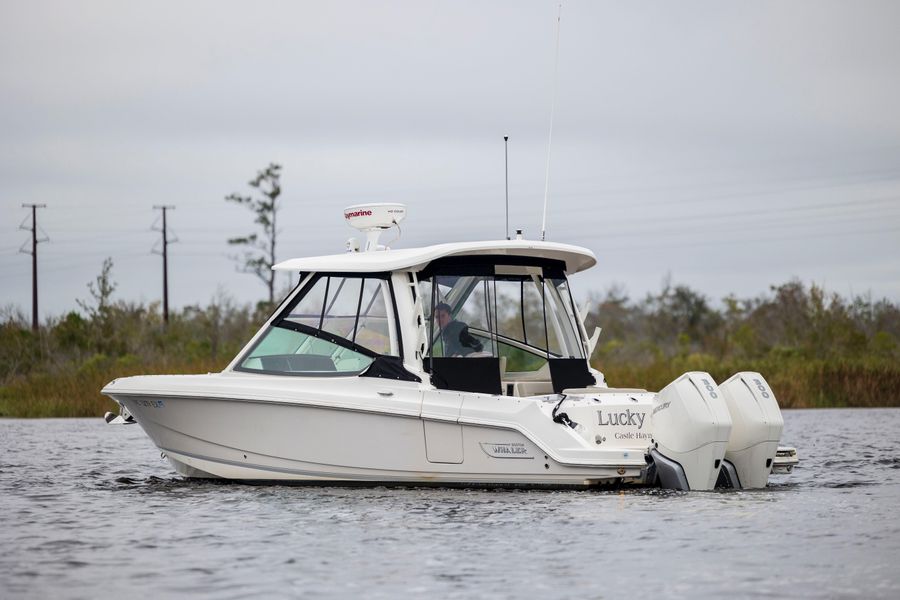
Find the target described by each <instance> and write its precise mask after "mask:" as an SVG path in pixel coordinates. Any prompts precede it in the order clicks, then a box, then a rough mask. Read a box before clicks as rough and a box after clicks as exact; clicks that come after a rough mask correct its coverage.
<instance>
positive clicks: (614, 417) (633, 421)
mask: <svg viewBox="0 0 900 600" xmlns="http://www.w3.org/2000/svg"><path fill="white" fill-rule="evenodd" d="M646 416H647V413H644V412H631V409H630V408H629V409H627V410H624V411H622V412H614V413H607V414H606V420H605V421H604V418H603V417H604V415H603V411H602V410H598V411H597V424H598V425H619V426H623V427H624V426H626V425H628V426H632V427H635V426H636V427H637V428H638V429H640V428H641V427H643V426H644V417H646Z"/></svg>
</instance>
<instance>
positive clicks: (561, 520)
mask: <svg viewBox="0 0 900 600" xmlns="http://www.w3.org/2000/svg"><path fill="white" fill-rule="evenodd" d="M784 414H785V433H784V437H783V442H784V443H788V444H793V445H796V446H797V447H798V449H799V452H800V457H801V464H800V466H799V467H798V468H797V469H796V470H795V471H794V473H793V474H792V475H786V476H774V477H773V485H771V486H770V487H769V488H768V489H766V490H762V491H752V492H707V493H701V492H694V493H690V492H688V493H683V492H667V491H661V490H647V491H604V492H580V491H574V492H573V491H509V490H477V489H471V490H467V489H462V490H461V489H436V488H416V489H408V488H400V489H397V488H383V487H375V488H344V487H296V486H269V485H266V486H251V485H240V484H230V483H212V482H190V481H186V480H182V479H180V478H179V477H177V476H176V475H175V474H174V472H173V471H172V470H171V468H170V467H169V465H168V463H167V462H166V461H164V460H162V459H161V458H160V455H159V451H158V450H156V448H155V447H154V446H153V444H152V443H151V442H150V441H149V440H148V439H147V438H146V437H145V436H144V435H143V432H142V430H141V429H140V428H139V427H138V426H124V427H123V426H118V427H117V426H108V425H106V424H105V423H104V422H103V421H102V420H101V419H91V420H83V419H78V420H34V421H25V420H0V498H2V512H0V597H2V598H46V597H64V598H96V597H126V596H127V597H130V598H158V597H160V596H166V597H171V596H188V595H190V596H191V597H210V598H246V597H259V596H261V597H296V596H301V595H302V596H304V597H311V598H315V597H323V598H337V597H348V596H359V595H364V596H366V597H373V598H390V597H397V596H399V595H411V596H417V597H422V596H430V597H434V598H472V597H491V598H532V597H541V598H622V597H626V596H632V595H633V596H635V597H653V596H658V597H661V598H688V597H690V598H721V597H723V596H726V595H728V596H732V597H738V598H740V597H794V598H841V597H859V596H865V597H867V598H898V597H900V519H898V516H897V511H898V507H900V410H897V409H885V410H808V411H785V413H784Z"/></svg>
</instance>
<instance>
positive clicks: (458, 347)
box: [434, 302, 483, 356]
mask: <svg viewBox="0 0 900 600" xmlns="http://www.w3.org/2000/svg"><path fill="white" fill-rule="evenodd" d="M434 314H435V318H436V319H437V322H438V326H439V327H440V328H441V340H443V342H444V356H467V355H469V354H472V353H473V352H481V351H482V349H483V345H482V344H481V342H480V341H478V339H476V338H475V337H474V336H473V335H472V334H471V333H469V326H468V325H466V324H465V323H463V322H462V321H457V320H455V319H454V318H453V317H452V316H451V315H450V305H449V304H446V303H444V302H441V303H440V304H438V305H437V306H436V307H435V309H434Z"/></svg>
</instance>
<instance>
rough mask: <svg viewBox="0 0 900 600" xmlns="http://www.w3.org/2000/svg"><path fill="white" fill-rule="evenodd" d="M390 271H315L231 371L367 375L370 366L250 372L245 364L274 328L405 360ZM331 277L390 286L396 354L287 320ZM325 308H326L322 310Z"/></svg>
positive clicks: (391, 328) (390, 325)
mask: <svg viewBox="0 0 900 600" xmlns="http://www.w3.org/2000/svg"><path fill="white" fill-rule="evenodd" d="M391 275H392V274H391V273H390V272H373V273H366V272H362V273H347V272H330V271H329V272H325V271H320V272H315V273H311V274H310V276H309V277H307V278H306V280H305V281H303V282H302V284H301V285H300V286H299V287H300V289H299V291H297V293H295V294H294V295H293V296H292V297H290V299H289V300H286V301H285V302H284V303H283V304H282V306H280V307H279V309H278V310H277V311H276V314H275V316H274V317H272V319H271V320H270V321H269V322H268V323H267V324H266V325H265V326H264V327H262V328H261V329H260V331H259V334H258V335H257V336H256V338H255V339H254V340H253V343H251V344H250V345H249V346H248V347H247V348H246V349H245V350H244V351H243V352H241V353H240V354H239V355H238V357H237V358H236V359H235V361H234V364H233V366H232V368H231V370H232V371H238V372H241V373H254V374H260V375H284V376H289V377H315V378H319V377H358V376H359V375H360V374H362V373H363V372H365V371H366V370H367V369H368V368H369V366H371V364H372V363H370V365H369V366H366V367H365V368H363V369H361V370H359V371H336V372H327V371H314V372H313V371H309V372H300V371H276V370H271V369H251V368H247V367H244V366H242V365H243V364H244V362H245V361H247V360H248V359H249V358H251V357H252V355H253V353H254V351H255V350H256V349H257V347H258V346H259V345H260V344H261V343H262V342H263V341H264V340H265V339H266V337H267V335H268V334H269V332H270V331H272V329H274V328H281V329H287V330H289V331H295V332H297V333H302V334H305V335H308V336H310V337H314V338H317V339H321V340H324V341H326V342H329V343H332V344H334V345H335V346H339V347H341V348H345V349H347V350H350V351H352V352H356V353H358V354H361V355H363V356H365V357H367V358H371V359H373V362H374V359H376V358H378V357H380V356H393V357H399V358H400V360H401V361H402V360H403V358H404V356H403V337H402V334H401V327H400V317H399V313H398V311H397V298H396V295H395V292H394V285H393V282H392V280H391ZM325 277H330V278H337V277H340V278H344V279H345V280H346V279H360V280H362V279H376V280H380V281H381V282H383V283H384V284H385V285H386V286H387V292H388V293H387V298H386V301H387V302H389V303H390V306H388V307H385V311H386V315H387V320H388V333H389V336H390V338H391V345H392V346H393V347H392V348H391V350H392V352H393V351H394V350H396V354H393V353H389V354H382V353H378V352H375V351H374V350H371V349H369V348H367V347H365V346H362V345H360V344H357V343H355V342H353V341H351V340H348V339H347V338H344V337H341V336H339V335H336V334H333V333H330V332H328V331H325V330H323V329H319V328H315V327H310V326H309V325H305V324H303V323H297V322H296V321H292V320H290V319H289V318H288V317H289V316H290V314H291V311H292V310H293V309H294V307H295V306H296V305H297V304H299V303H300V302H301V301H302V300H303V299H304V298H305V297H306V295H307V294H308V293H309V292H310V291H312V289H313V288H314V287H315V285H316V283H318V282H319V281H320V280H321V279H322V278H325ZM326 283H328V282H326ZM324 309H325V307H323V310H324ZM358 310H359V309H357V315H356V318H357V319H358V318H359V312H358Z"/></svg>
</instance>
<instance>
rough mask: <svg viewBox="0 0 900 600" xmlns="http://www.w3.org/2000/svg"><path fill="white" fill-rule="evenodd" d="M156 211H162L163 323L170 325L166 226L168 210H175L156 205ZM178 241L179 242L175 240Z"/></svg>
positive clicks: (167, 235) (163, 205) (167, 206)
mask: <svg viewBox="0 0 900 600" xmlns="http://www.w3.org/2000/svg"><path fill="white" fill-rule="evenodd" d="M153 209H154V210H162V229H159V230H157V231H162V252H161V254H162V257H163V322H164V323H165V324H166V325H168V324H169V244H171V243H172V242H170V241H169V231H168V225H167V224H166V211H167V210H168V209H172V210H175V207H174V206H172V205H171V204H156V205H154V207H153ZM174 241H177V240H173V242H174Z"/></svg>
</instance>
